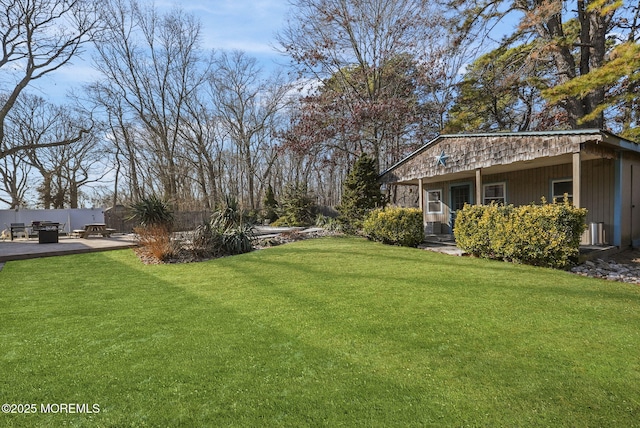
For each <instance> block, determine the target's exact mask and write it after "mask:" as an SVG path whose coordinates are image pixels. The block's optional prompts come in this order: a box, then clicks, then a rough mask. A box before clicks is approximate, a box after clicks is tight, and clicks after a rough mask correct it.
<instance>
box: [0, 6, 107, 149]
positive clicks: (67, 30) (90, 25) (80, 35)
mask: <svg viewBox="0 0 640 428" xmlns="http://www.w3.org/2000/svg"><path fill="white" fill-rule="evenodd" d="M94 4H95V3H94V2H92V1H87V0H0V10H1V11H2V12H1V13H0V39H1V42H2V51H1V52H0V70H2V72H3V73H4V76H5V77H4V78H3V82H4V83H5V85H6V86H5V88H0V158H3V157H5V156H10V155H12V154H15V153H17V152H19V151H22V150H25V149H33V148H36V147H51V146H59V145H65V144H69V143H71V142H72V141H74V140H77V139H78V138H80V137H81V136H82V134H84V133H86V132H87V129H84V128H80V129H76V132H75V134H74V135H73V136H67V137H66V138H64V139H60V140H49V141H46V142H35V141H28V140H25V141H22V143H21V144H15V143H14V144H11V145H8V144H7V142H6V141H5V132H6V131H5V127H6V126H7V123H6V122H7V117H8V115H9V114H10V112H11V110H12V109H14V107H15V106H16V103H18V100H19V98H20V95H21V94H22V93H23V91H24V90H25V89H26V88H27V87H28V86H29V85H30V84H31V83H32V82H34V81H35V80H37V79H40V78H41V77H43V76H45V75H47V74H49V73H52V72H54V71H55V70H57V69H59V68H60V67H63V66H64V65H66V64H68V63H69V62H70V61H71V59H72V58H74V57H75V56H76V55H78V54H79V53H80V52H81V50H82V48H83V46H84V44H85V43H87V42H88V41H89V40H90V38H91V35H92V32H93V31H94V30H95V29H96V28H97V23H98V18H97V14H96V13H95V11H94Z"/></svg>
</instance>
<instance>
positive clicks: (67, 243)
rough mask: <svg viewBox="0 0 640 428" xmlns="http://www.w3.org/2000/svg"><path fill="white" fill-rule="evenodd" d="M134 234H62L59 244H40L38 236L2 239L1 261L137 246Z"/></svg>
mask: <svg viewBox="0 0 640 428" xmlns="http://www.w3.org/2000/svg"><path fill="white" fill-rule="evenodd" d="M135 246H136V241H135V239H134V236H133V235H112V236H111V238H87V239H83V238H71V237H67V236H61V237H60V238H59V242H58V243H57V244H39V243H38V238H31V239H24V238H21V239H14V240H13V241H9V240H7V241H0V263H2V262H7V261H10V260H25V259H34V258H39V257H51V256H62V255H67V254H80V253H90V252H94V251H107V250H117V249H121V248H130V247H135Z"/></svg>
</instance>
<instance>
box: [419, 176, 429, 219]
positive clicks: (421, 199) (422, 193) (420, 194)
mask: <svg viewBox="0 0 640 428" xmlns="http://www.w3.org/2000/svg"><path fill="white" fill-rule="evenodd" d="M418 203H419V204H420V211H422V226H423V227H424V225H426V221H425V216H426V212H427V210H425V209H424V186H423V184H422V178H419V179H418Z"/></svg>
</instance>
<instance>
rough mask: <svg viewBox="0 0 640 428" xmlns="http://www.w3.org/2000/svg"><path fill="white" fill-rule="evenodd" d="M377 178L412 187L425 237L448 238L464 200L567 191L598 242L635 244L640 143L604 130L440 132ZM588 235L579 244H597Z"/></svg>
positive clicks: (527, 198)
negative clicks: (599, 238) (584, 213)
mask: <svg viewBox="0 0 640 428" xmlns="http://www.w3.org/2000/svg"><path fill="white" fill-rule="evenodd" d="M381 181H382V183H383V184H386V185H390V184H396V185H411V186H417V188H418V195H419V198H418V200H419V206H420V208H421V209H422V211H423V213H424V214H423V218H424V224H425V232H426V233H435V234H438V233H442V234H449V233H452V228H453V224H454V221H455V212H456V211H457V210H459V209H461V208H462V207H463V206H464V204H467V203H468V204H483V205H484V204H489V203H491V202H492V201H494V202H497V203H503V204H513V205H524V204H530V203H540V202H541V198H542V197H544V198H545V199H546V200H547V201H549V202H551V201H553V200H554V198H555V199H556V200H558V201H562V200H563V197H564V194H568V196H569V198H570V199H571V200H572V201H573V203H574V205H576V206H578V207H584V208H586V209H587V210H588V215H587V223H588V224H590V225H591V226H592V230H593V226H594V225H596V226H598V228H599V229H600V230H601V231H603V232H604V238H602V240H603V241H604V242H606V243H608V244H611V245H614V246H617V247H619V248H626V247H628V246H631V245H633V246H634V247H637V246H640V145H639V144H638V143H635V142H633V141H629V140H626V139H624V138H621V137H619V136H617V135H614V134H612V133H610V132H607V131H601V130H597V129H580V130H567V131H548V132H514V133H506V132H505V133H485V134H459V135H440V136H438V137H436V138H434V139H433V140H431V141H429V142H428V143H427V144H425V145H424V146H422V147H421V148H420V149H418V150H416V151H415V152H414V153H411V154H410V155H409V156H407V157H406V158H405V159H403V160H401V161H400V162H398V163H397V164H395V165H393V166H392V167H391V168H389V169H388V170H386V171H384V172H383V173H382V174H381ZM590 236H593V233H592V234H591V235H590V233H589V230H587V232H585V235H584V237H583V243H585V244H588V243H595V242H587V241H590ZM604 242H602V243H604ZM598 243H599V242H598Z"/></svg>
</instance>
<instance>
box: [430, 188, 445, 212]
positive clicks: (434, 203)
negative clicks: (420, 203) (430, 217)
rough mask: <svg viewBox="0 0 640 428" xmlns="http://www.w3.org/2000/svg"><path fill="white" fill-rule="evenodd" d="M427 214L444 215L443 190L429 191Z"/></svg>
mask: <svg viewBox="0 0 640 428" xmlns="http://www.w3.org/2000/svg"><path fill="white" fill-rule="evenodd" d="M427 214H442V189H438V190H427Z"/></svg>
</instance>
